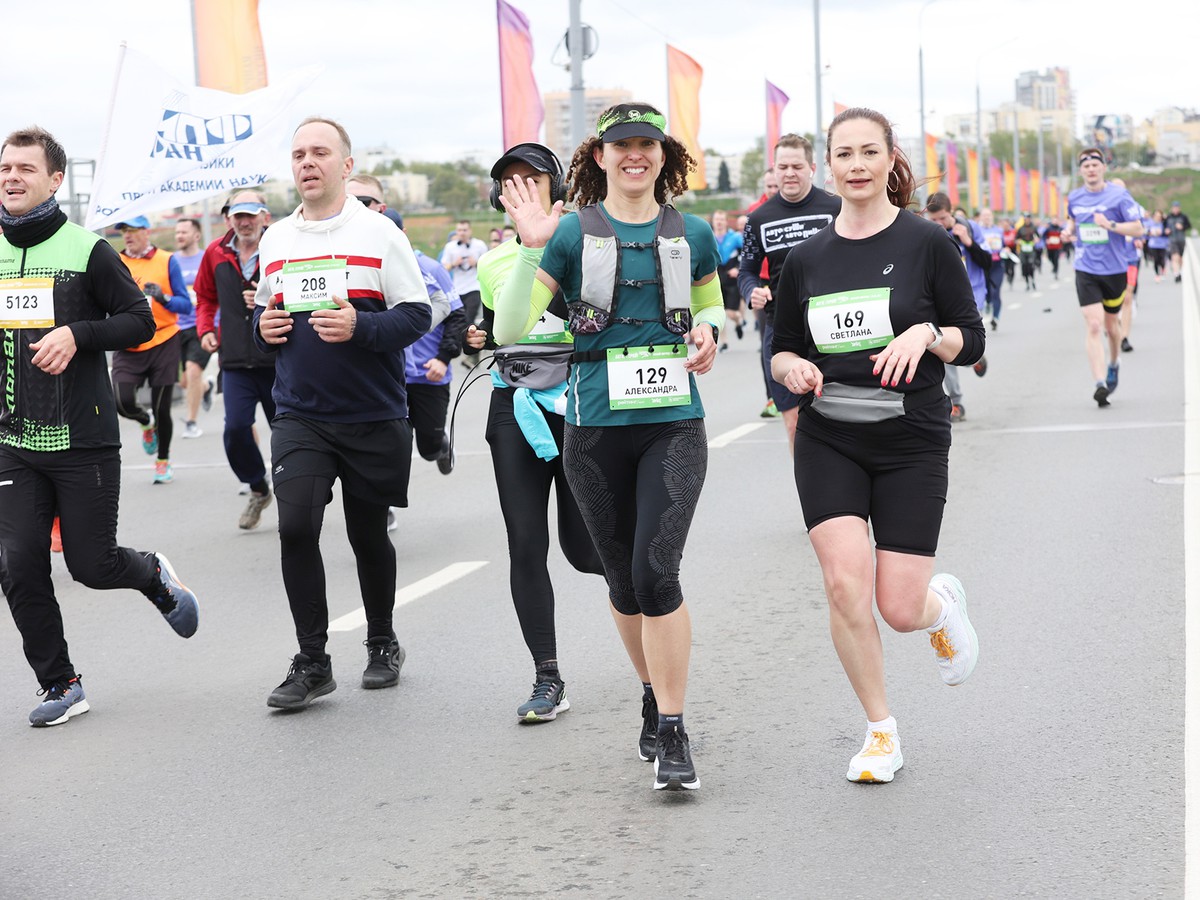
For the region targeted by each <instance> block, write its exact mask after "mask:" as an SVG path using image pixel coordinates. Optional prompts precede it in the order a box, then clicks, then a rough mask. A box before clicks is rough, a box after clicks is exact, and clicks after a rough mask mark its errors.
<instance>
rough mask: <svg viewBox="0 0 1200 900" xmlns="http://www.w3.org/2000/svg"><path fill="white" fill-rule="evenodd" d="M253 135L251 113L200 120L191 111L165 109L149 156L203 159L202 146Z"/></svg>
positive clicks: (203, 148)
mask: <svg viewBox="0 0 1200 900" xmlns="http://www.w3.org/2000/svg"><path fill="white" fill-rule="evenodd" d="M252 134H254V123H253V121H252V120H251V117H250V116H245V115H235V114H230V115H227V116H217V117H216V118H213V119H203V118H201V117H200V116H195V115H192V114H191V113H186V112H181V111H179V110H174V109H164V110H163V115H162V124H161V125H160V126H159V129H158V136H157V137H156V138H155V140H154V149H153V150H152V151H151V153H150V155H151V156H157V157H162V158H164V159H194V160H196V161H197V162H204V160H205V156H204V154H205V149H206V148H209V147H214V148H217V147H222V145H225V144H233V143H236V142H238V141H244V140H245V139H246V138H248V137H250V136H251V135H252Z"/></svg>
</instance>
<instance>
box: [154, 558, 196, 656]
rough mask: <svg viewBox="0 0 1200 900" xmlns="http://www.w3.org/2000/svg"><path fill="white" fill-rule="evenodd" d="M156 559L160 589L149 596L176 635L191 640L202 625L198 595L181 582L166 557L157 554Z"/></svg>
mask: <svg viewBox="0 0 1200 900" xmlns="http://www.w3.org/2000/svg"><path fill="white" fill-rule="evenodd" d="M154 558H155V560H157V562H158V588H157V589H155V591H154V593H152V594H147V596H148V597H149V598H150V602H151V603H153V604H154V605H155V606H156V607H157V608H158V611H159V612H160V613H162V616H163V618H164V619H166V620H167V624H168V625H170V626H171V627H172V628H174V629H175V633H176V634H178V635H179V636H180V637H185V638H190V637H191V636H192V635H193V634H195V633H196V628H197V626H198V625H199V624H200V605H199V604H198V603H197V602H196V595H195V594H193V593H192V592H191V591H190V590H188V588H187V586H186V585H184V583H183V582H182V581H180V580H179V578H178V576H176V574H175V570H174V569H173V568H171V563H170V561H169V560H168V559H167V558H166V557H165V556H163V555H162V554H161V553H155V554H154Z"/></svg>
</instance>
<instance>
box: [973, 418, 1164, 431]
mask: <svg viewBox="0 0 1200 900" xmlns="http://www.w3.org/2000/svg"><path fill="white" fill-rule="evenodd" d="M1186 424H1187V423H1186V422H1179V421H1176V422H1115V423H1095V424H1092V423H1086V422H1077V423H1075V424H1071V425H1029V426H1025V427H1022V428H980V429H979V430H980V431H984V432H987V433H988V434H1064V433H1069V432H1076V431H1140V430H1143V429H1146V428H1179V427H1181V426H1185V425H1186Z"/></svg>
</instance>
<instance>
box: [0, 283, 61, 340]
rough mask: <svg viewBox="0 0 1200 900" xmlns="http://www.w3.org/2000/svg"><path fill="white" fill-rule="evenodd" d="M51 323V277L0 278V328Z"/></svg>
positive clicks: (38, 325) (51, 326) (52, 293)
mask: <svg viewBox="0 0 1200 900" xmlns="http://www.w3.org/2000/svg"><path fill="white" fill-rule="evenodd" d="M53 327H54V279H53V278H13V279H11V280H8V281H0V328H53Z"/></svg>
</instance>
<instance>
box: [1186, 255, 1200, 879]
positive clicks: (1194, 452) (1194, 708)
mask: <svg viewBox="0 0 1200 900" xmlns="http://www.w3.org/2000/svg"><path fill="white" fill-rule="evenodd" d="M1197 267H1200V244H1197V242H1196V240H1195V239H1192V240H1189V241H1188V243H1187V265H1186V266H1185V267H1184V273H1185V274H1184V285H1183V316H1182V318H1183V383H1184V385H1186V387H1185V389H1184V402H1183V409H1184V436H1183V471H1184V473H1185V475H1184V479H1183V558H1184V563H1183V597H1184V614H1183V646H1184V688H1183V697H1184V701H1183V772H1184V793H1183V798H1184V800H1183V809H1184V813H1183V846H1184V865H1183V895H1184V896H1185V897H1198V896H1200V769H1198V768H1197V767H1200V277H1197V274H1196V270H1197Z"/></svg>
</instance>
